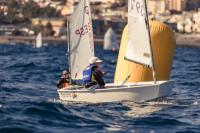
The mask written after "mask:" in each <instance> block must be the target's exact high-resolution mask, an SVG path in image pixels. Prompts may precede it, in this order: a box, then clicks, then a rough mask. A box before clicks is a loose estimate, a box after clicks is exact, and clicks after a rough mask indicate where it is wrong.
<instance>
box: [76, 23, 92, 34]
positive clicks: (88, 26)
mask: <svg viewBox="0 0 200 133" xmlns="http://www.w3.org/2000/svg"><path fill="white" fill-rule="evenodd" d="M89 31H91V23H90V22H89V23H87V24H86V25H84V26H83V27H81V28H79V29H77V30H75V34H76V35H79V36H80V37H82V36H84V35H86V34H87V33H88V32H89Z"/></svg>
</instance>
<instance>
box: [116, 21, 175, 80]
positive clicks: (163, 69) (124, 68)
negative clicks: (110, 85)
mask: <svg viewBox="0 0 200 133" xmlns="http://www.w3.org/2000/svg"><path fill="white" fill-rule="evenodd" d="M149 24H150V33H151V41H152V49H153V59H154V63H155V70H156V79H157V80H168V79H169V78H170V72H171V66H172V62H173V55H174V50H175V47H176V42H175V36H174V33H173V31H172V30H171V29H170V28H169V27H168V26H167V25H165V24H163V23H160V22H158V21H150V23H149ZM127 35H128V27H127V26H126V27H125V28H124V31H123V34H122V39H121V45H120V51H119V55H118V61H117V68H116V71H115V79H114V82H115V83H118V82H121V81H124V80H125V79H126V78H127V76H128V75H130V78H129V79H128V80H127V82H141V81H152V80H153V76H152V70H151V69H150V68H148V67H145V66H144V65H141V64H136V63H133V62H130V61H127V60H124V56H125V52H126V44H127ZM136 36H137V35H136ZM147 41H148V40H147Z"/></svg>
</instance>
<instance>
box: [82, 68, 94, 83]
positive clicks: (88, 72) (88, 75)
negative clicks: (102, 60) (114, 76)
mask: <svg viewBox="0 0 200 133" xmlns="http://www.w3.org/2000/svg"><path fill="white" fill-rule="evenodd" d="M93 67H94V65H90V66H89V67H87V68H86V69H85V70H84V71H83V82H84V83H85V84H87V83H90V82H96V80H95V78H94V75H93V72H92V68H93Z"/></svg>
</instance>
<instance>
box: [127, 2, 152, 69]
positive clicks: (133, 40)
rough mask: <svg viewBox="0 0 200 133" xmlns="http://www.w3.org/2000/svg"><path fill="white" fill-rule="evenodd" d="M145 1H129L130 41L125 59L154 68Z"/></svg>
mask: <svg viewBox="0 0 200 133" xmlns="http://www.w3.org/2000/svg"><path fill="white" fill-rule="evenodd" d="M147 15H148V14H147V10H146V2H145V0H129V1H128V41H127V47H126V53H125V59H126V60H130V61H133V62H136V63H139V64H143V65H146V66H149V67H152V59H151V45H150V38H149V29H148V16H147Z"/></svg>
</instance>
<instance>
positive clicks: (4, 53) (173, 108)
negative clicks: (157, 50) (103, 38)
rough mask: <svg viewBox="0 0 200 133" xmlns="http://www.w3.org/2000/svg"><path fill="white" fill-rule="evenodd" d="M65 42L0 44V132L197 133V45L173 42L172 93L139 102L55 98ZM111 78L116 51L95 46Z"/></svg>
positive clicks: (199, 79) (199, 91)
mask: <svg viewBox="0 0 200 133" xmlns="http://www.w3.org/2000/svg"><path fill="white" fill-rule="evenodd" d="M66 50H67V46H66V45H49V46H44V47H42V48H39V49H36V48H33V46H31V45H23V44H16V45H0V133H68V132H70V133H79V132H80V133H87V132H92V133H102V132H103V133H104V132H105V133H108V132H117V133H129V132H130V133H131V132H132V133H199V132H200V48H191V47H177V49H176V53H175V57H174V63H173V68H172V73H171V79H173V80H175V81H176V84H175V88H174V89H173V94H172V95H171V96H170V97H167V98H166V99H164V100H159V101H151V102H146V103H142V104H136V103H133V102H119V103H106V104H81V103H79V104H72V103H63V102H61V101H59V98H58V94H57V89H56V83H57V80H58V79H59V77H60V75H61V72H62V70H64V69H66V68H67V57H66ZM95 50H96V55H97V56H99V57H101V58H103V60H104V64H103V65H102V67H103V68H104V69H105V71H107V72H108V75H107V77H106V78H105V80H106V82H112V81H113V77H114V71H115V66H116V60H117V56H118V53H117V52H116V53H113V52H109V51H103V50H102V47H101V46H97V47H96V48H95Z"/></svg>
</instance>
